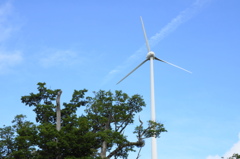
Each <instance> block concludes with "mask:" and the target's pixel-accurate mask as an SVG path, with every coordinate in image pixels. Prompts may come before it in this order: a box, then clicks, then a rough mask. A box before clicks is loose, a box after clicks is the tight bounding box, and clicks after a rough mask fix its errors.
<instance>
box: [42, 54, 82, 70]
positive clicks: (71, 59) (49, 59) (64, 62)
mask: <svg viewBox="0 0 240 159" xmlns="http://www.w3.org/2000/svg"><path fill="white" fill-rule="evenodd" d="M41 56H43V57H41V58H40V60H39V62H40V65H42V66H43V67H45V68H48V67H54V66H72V65H74V64H77V63H81V62H83V61H84V59H83V58H80V57H79V56H78V54H77V53H76V52H74V51H70V50H47V51H45V52H44V53H43V54H42V55H41Z"/></svg>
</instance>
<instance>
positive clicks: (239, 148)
mask: <svg viewBox="0 0 240 159" xmlns="http://www.w3.org/2000/svg"><path fill="white" fill-rule="evenodd" d="M238 138H239V140H238V142H237V143H235V144H234V145H233V146H232V147H231V148H230V149H229V150H228V151H227V152H226V153H225V154H224V155H223V156H222V157H224V158H229V157H231V156H232V155H233V154H235V153H238V154H240V133H239V135H238ZM206 159H221V157H220V156H219V155H215V156H211V155H210V156H208V157H207V158H206Z"/></svg>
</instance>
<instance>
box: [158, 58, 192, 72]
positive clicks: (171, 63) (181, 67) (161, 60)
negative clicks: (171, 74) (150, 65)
mask: <svg viewBox="0 0 240 159" xmlns="http://www.w3.org/2000/svg"><path fill="white" fill-rule="evenodd" d="M155 59H156V60H158V61H161V62H164V63H167V64H169V65H172V66H174V67H177V68H179V69H181V70H183V71H186V72H188V73H192V72H191V71H188V70H186V69H184V68H182V67H180V66H177V65H174V64H172V63H170V62H167V61H164V60H161V59H159V58H157V57H155Z"/></svg>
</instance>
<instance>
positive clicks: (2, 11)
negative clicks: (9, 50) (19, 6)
mask: <svg viewBox="0 0 240 159" xmlns="http://www.w3.org/2000/svg"><path fill="white" fill-rule="evenodd" d="M12 12H13V7H12V5H11V3H10V2H6V3H4V4H0V33H1V35H0V42H3V41H4V40H6V39H8V38H9V37H10V35H11V34H12V32H13V31H14V30H15V27H14V26H13V25H12V24H10V23H9V22H8V19H9V16H11V14H12Z"/></svg>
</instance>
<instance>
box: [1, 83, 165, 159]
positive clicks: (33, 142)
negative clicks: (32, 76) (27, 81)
mask: <svg viewBox="0 0 240 159" xmlns="http://www.w3.org/2000/svg"><path fill="white" fill-rule="evenodd" d="M45 85H46V84H45V83H38V88H37V89H38V93H30V95H27V96H23V97H22V98H21V100H22V103H24V104H25V105H26V106H29V107H33V111H34V112H35V113H36V122H35V123H33V122H30V121H26V120H25V119H26V116H25V115H17V116H16V117H15V118H14V120H13V125H12V126H4V127H3V128H0V135H1V136H0V155H1V156H0V158H36V159H45V158H46V159H47V158H57V159H62V158H66V159H93V158H96V159H97V158H115V159H116V158H125V159H126V158H127V157H128V154H129V152H131V151H135V149H136V148H138V147H140V148H141V147H143V146H144V139H146V138H150V137H152V136H154V137H160V134H161V133H162V132H166V130H165V128H164V126H163V124H161V123H157V122H153V121H147V126H146V127H144V123H143V122H142V121H141V120H140V118H139V124H140V125H139V126H137V127H136V128H135V129H134V130H133V133H134V134H136V139H135V141H129V139H128V138H127V136H126V134H124V132H125V130H126V128H127V127H128V126H129V125H131V124H133V123H134V119H135V115H136V114H137V113H139V112H141V111H142V109H143V107H144V106H145V102H144V100H143V99H142V97H141V96H140V95H133V96H131V97H130V96H128V95H127V94H126V93H123V92H122V91H115V92H111V91H103V90H100V91H98V92H94V95H93V97H90V96H86V93H87V90H86V89H83V90H75V91H74V93H73V95H72V99H71V100H70V102H69V103H63V109H62V110H61V115H62V116H61V130H59V131H58V130H56V105H55V104H54V103H55V102H56V97H57V93H58V92H59V91H60V90H59V89H56V90H51V89H47V88H46V87H45ZM78 110H80V112H82V113H81V114H80V115H79V111H78ZM77 111H78V113H77Z"/></svg>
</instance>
